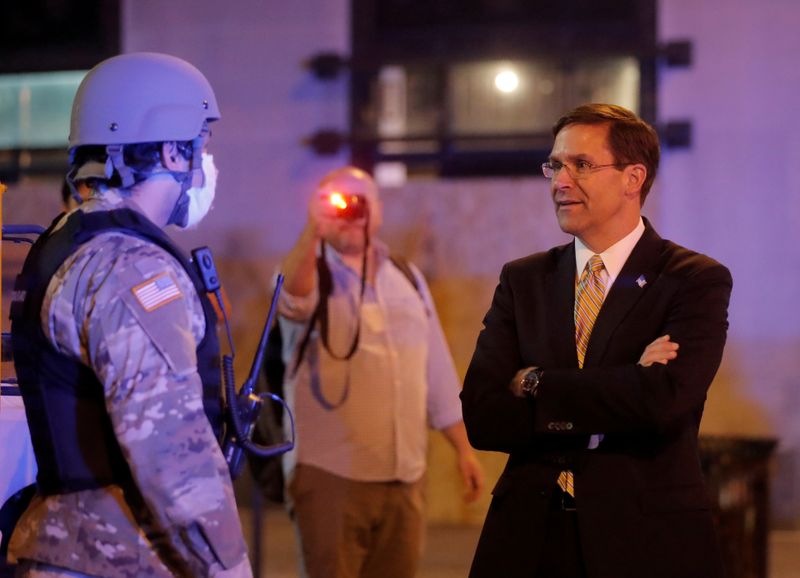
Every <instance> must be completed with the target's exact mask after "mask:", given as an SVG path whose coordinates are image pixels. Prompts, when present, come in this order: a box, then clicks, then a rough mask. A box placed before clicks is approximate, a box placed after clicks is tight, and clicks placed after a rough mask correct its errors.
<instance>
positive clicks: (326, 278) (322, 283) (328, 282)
mask: <svg viewBox="0 0 800 578" xmlns="http://www.w3.org/2000/svg"><path fill="white" fill-rule="evenodd" d="M369 241H370V239H369V212H367V218H366V221H365V222H364V254H363V257H362V260H361V287H360V290H359V295H358V306H357V308H356V311H355V313H356V315H355V317H356V334H355V335H354V336H353V343H352V344H351V346H350V348H349V349H348V351H347V353H346V354H344V355H337V354H335V353H334V352H333V351H332V350H331V347H330V343H329V337H328V335H329V318H328V298H329V297H330V295H331V294H332V293H333V275H332V274H331V270H330V268H329V267H328V260H327V250H326V243H325V241H322V242H321V243H320V250H319V253H320V254H319V256H318V257H317V283H318V287H319V301H318V302H317V306H316V308H315V309H314V312H313V313H312V314H311V318H310V319H309V321H308V326H307V328H306V332H305V335H303V340H302V341H301V342H300V345H299V347H298V348H297V355H296V356H295V361H294V367H293V368H292V373H291V375H295V374H296V373H297V369H298V368H299V367H300V364H301V363H302V361H303V356H304V355H305V352H306V349H307V348H308V343H309V341H310V340H311V333H312V332H313V331H314V326H315V325H316V323H317V320H319V328H320V338H321V340H322V345H323V346H324V347H325V350H326V351H327V352H328V353H329V354H330V356H331V357H333V358H334V359H336V360H339V361H347V360H348V359H350V358H351V357H353V355H355V352H356V349H358V342H359V338H360V336H361V304H362V303H363V302H364V292H365V290H366V287H367V256H368V254H369V249H370V242H369ZM346 393H347V392H345V394H344V396H343V399H342V401H344V398H346Z"/></svg>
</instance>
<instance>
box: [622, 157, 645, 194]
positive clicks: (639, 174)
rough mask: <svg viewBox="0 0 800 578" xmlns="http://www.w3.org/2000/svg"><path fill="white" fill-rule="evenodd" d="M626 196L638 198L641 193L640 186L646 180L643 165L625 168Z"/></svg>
mask: <svg viewBox="0 0 800 578" xmlns="http://www.w3.org/2000/svg"><path fill="white" fill-rule="evenodd" d="M627 169H628V170H627V171H626V172H627V179H628V180H627V185H628V187H627V191H626V192H627V194H628V195H630V196H634V195H635V196H639V195H640V194H641V192H642V186H643V185H644V182H645V180H647V168H645V166H644V165H643V164H638V163H637V164H635V165H630V166H628V167H627Z"/></svg>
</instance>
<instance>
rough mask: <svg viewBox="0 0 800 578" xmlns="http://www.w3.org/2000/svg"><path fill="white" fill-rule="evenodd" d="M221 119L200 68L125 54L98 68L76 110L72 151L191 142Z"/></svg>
mask: <svg viewBox="0 0 800 578" xmlns="http://www.w3.org/2000/svg"><path fill="white" fill-rule="evenodd" d="M219 118H220V112H219V108H218V106H217V99H216V97H215V96H214V90H213V89H212V88H211V85H210V84H209V82H208V80H207V79H206V77H205V76H203V73H201V72H200V71H199V70H198V69H197V68H195V67H194V66H192V65H191V64H189V63H188V62H186V61H185V60H181V59H180V58H177V57H175V56H169V55H167V54H158V53H153V52H138V53H131V54H122V55H120V56H115V57H113V58H109V59H108V60H104V61H103V62H101V63H100V64H98V65H97V66H95V67H94V68H92V69H91V70H90V71H89V73H88V74H87V75H86V77H85V78H84V79H83V82H81V84H80V87H78V92H77V94H76V95H75V100H74V102H73V104H72V121H71V124H70V134H69V148H70V150H73V149H74V148H76V147H79V146H83V145H125V144H131V143H144V142H164V141H189V140H193V139H195V138H196V137H197V136H198V135H199V134H200V132H201V130H202V128H203V124H204V123H205V122H206V121H211V120H217V119H219Z"/></svg>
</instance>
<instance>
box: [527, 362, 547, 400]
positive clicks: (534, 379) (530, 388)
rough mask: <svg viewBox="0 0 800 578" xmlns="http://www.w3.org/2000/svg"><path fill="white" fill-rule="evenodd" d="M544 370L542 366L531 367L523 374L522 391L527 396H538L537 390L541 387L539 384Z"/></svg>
mask: <svg viewBox="0 0 800 578" xmlns="http://www.w3.org/2000/svg"><path fill="white" fill-rule="evenodd" d="M543 373H544V371H543V370H542V368H541V367H531V368H530V370H528V372H527V373H526V374H525V375H523V376H522V393H523V394H524V395H526V396H527V397H536V391H537V390H538V389H539V384H540V383H541V382H542V374H543Z"/></svg>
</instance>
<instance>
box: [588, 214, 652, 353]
mask: <svg viewBox="0 0 800 578" xmlns="http://www.w3.org/2000/svg"><path fill="white" fill-rule="evenodd" d="M662 244H663V242H662V239H661V237H659V236H658V233H656V232H655V230H654V229H653V227H652V226H650V223H649V222H648V221H647V220H646V219H645V231H644V233H643V234H642V238H641V239H639V242H638V243H636V246H635V247H634V248H633V251H632V252H631V254H630V256H629V257H628V260H627V261H625V265H624V266H623V267H622V271H620V273H619V276H617V279H616V281H614V285H612V287H611V289H610V291H609V293H608V295H607V297H606V299H605V301H604V302H603V307H602V308H601V309H600V313H599V314H598V316H597V320H596V321H595V324H594V328H593V329H592V334H591V336H590V337H589V345H588V346H587V349H586V358H585V360H584V367H591V366H593V365H598V364H599V363H600V362H601V361H602V359H603V354H604V353H605V350H606V347H607V346H608V343H609V341H610V340H611V337H612V335H613V333H614V331H615V330H616V328H617V327H618V326H619V324H620V323H622V321H623V319H625V317H626V316H627V314H628V312H630V310H631V309H632V308H633V306H634V305H635V304H636V302H637V301H638V300H639V299H640V298H641V296H642V295H644V293H645V292H646V291H647V290H648V289H649V288H650V286H651V285H652V284H653V282H654V281H655V279H656V276H657V274H658V269H659V267H660V266H659V254H660V252H661V247H662Z"/></svg>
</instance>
